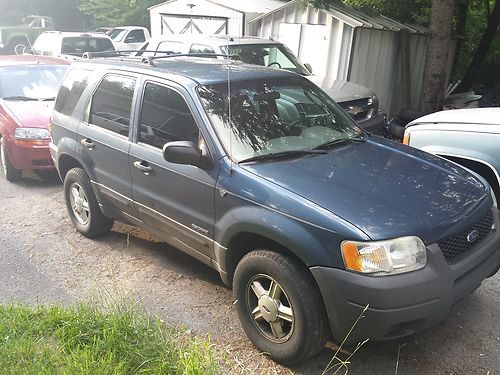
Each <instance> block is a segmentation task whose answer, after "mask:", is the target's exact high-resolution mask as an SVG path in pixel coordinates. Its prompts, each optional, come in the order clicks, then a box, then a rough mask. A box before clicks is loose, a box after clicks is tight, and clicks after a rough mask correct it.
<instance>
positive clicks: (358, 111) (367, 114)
mask: <svg viewBox="0 0 500 375" xmlns="http://www.w3.org/2000/svg"><path fill="white" fill-rule="evenodd" d="M162 54H201V55H203V54H230V55H238V56H239V58H240V59H241V60H242V61H244V62H245V63H247V64H254V65H263V66H268V67H272V68H280V69H285V70H288V71H292V72H295V73H298V74H301V75H303V76H306V77H307V78H308V79H309V80H311V81H312V82H314V83H315V84H316V85H318V86H319V87H321V88H322V89H323V90H324V91H326V92H327V93H328V94H329V95H330V96H331V97H332V98H333V99H334V100H335V101H336V102H337V103H338V104H339V105H340V106H341V107H342V108H343V109H344V111H346V112H347V113H349V114H350V115H351V117H352V118H353V119H354V120H355V121H356V122H357V123H358V124H359V125H360V126H361V127H362V128H364V129H365V130H368V131H370V132H372V133H374V134H382V132H383V128H384V125H385V117H384V115H382V114H380V113H379V102H378V99H377V96H376V95H375V93H374V92H373V91H371V90H370V89H368V88H367V87H364V86H361V85H358V84H356V83H352V82H347V81H341V80H333V79H329V78H327V77H319V76H316V75H313V74H312V68H311V66H310V65H309V64H303V63H302V62H300V60H299V59H298V58H297V57H296V56H295V55H294V54H293V52H292V51H290V49H289V48H288V47H287V46H285V45H284V44H283V43H279V42H276V41H273V40H271V39H263V38H257V37H230V36H222V35H220V36H219V35H214V36H199V35H196V36H194V35H193V36H191V35H169V36H160V37H154V38H151V39H149V40H148V41H146V42H145V43H144V44H143V45H142V47H141V48H140V49H139V52H137V53H136V56H158V55H162Z"/></svg>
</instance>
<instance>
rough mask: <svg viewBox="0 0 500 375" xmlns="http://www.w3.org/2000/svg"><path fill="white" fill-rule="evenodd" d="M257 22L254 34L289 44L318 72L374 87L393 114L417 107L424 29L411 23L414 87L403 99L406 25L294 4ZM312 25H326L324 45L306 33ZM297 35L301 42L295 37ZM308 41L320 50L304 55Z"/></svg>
mask: <svg viewBox="0 0 500 375" xmlns="http://www.w3.org/2000/svg"><path fill="white" fill-rule="evenodd" d="M346 11H347V10H346ZM362 16H363V17H364V18H361V17H362ZM375 21H376V22H375ZM254 24H255V26H256V30H257V32H256V34H255V35H257V36H261V37H266V38H269V37H271V38H273V39H277V40H280V41H282V42H283V43H285V44H287V45H289V47H291V49H292V50H293V51H294V52H295V53H297V54H298V56H299V58H300V59H301V60H302V61H303V62H308V63H310V64H311V65H312V66H313V71H314V73H315V74H317V75H320V76H321V75H323V76H326V77H332V78H335V79H342V80H349V81H352V82H355V83H358V84H360V85H363V86H366V87H368V88H370V89H372V90H373V91H374V92H375V93H376V94H377V96H378V98H379V100H380V102H381V105H382V106H383V107H384V109H385V110H386V111H388V112H389V113H390V114H396V113H398V112H399V110H400V108H401V107H407V106H409V107H412V108H418V106H419V101H420V93H421V89H422V77H423V69H424V63H425V53H426V48H427V36H426V35H425V34H424V31H423V29H422V30H420V29H419V28H415V27H410V26H408V28H410V29H411V30H412V32H411V33H409V35H408V43H409V64H410V69H409V72H408V74H409V79H408V81H409V82H410V84H409V86H410V87H409V89H408V91H407V92H409V97H404V96H403V93H402V91H401V51H400V31H399V29H400V28H401V27H405V25H402V24H400V23H398V22H396V21H393V20H390V19H387V18H384V17H378V18H370V17H369V16H366V15H362V14H361V13H360V12H357V13H356V12H354V11H353V14H352V15H350V14H347V13H342V12H341V11H339V10H336V9H333V10H330V12H323V11H316V10H314V8H312V7H306V8H303V7H301V6H299V5H298V4H293V3H289V5H286V6H283V7H282V8H279V9H277V10H275V11H274V12H271V13H268V14H267V15H264V16H262V17H261V18H260V19H257V20H256V21H255V23H254ZM281 24H286V25H287V27H286V28H283V27H282V28H283V29H285V31H286V32H284V33H282V35H280V27H281ZM291 25H296V26H291ZM309 25H324V35H323V39H324V40H325V41H326V45H324V47H321V46H322V43H321V41H319V38H318V33H315V34H311V35H310V36H309V35H307V32H306V33H305V32H304V29H305V28H307V27H308V26H309ZM361 25H366V26H361ZM298 30H300V31H298ZM415 31H418V32H417V33H415ZM297 37H298V38H300V40H297V41H295V40H294V39H295V38H297ZM304 45H317V46H318V48H317V53H312V54H311V48H308V49H307V53H306V54H303V53H301V48H300V47H301V46H304Z"/></svg>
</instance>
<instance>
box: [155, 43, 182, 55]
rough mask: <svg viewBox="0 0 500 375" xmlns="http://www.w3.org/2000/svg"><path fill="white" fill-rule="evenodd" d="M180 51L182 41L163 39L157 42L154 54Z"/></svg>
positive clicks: (178, 52)
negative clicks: (163, 40)
mask: <svg viewBox="0 0 500 375" xmlns="http://www.w3.org/2000/svg"><path fill="white" fill-rule="evenodd" d="M181 53H182V42H171V41H165V42H160V43H159V44H158V48H156V52H155V56H156V55H157V54H158V55H160V54H166V55H174V54H181Z"/></svg>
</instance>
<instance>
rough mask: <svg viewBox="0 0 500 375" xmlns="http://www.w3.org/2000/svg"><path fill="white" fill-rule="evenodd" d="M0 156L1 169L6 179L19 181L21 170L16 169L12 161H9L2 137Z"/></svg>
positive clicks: (0, 140) (21, 175) (21, 174)
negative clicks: (0, 161)
mask: <svg viewBox="0 0 500 375" xmlns="http://www.w3.org/2000/svg"><path fill="white" fill-rule="evenodd" d="M0 143H1V145H0V154H1V155H0V158H1V160H2V170H3V174H4V176H5V178H6V179H7V181H10V182H15V181H19V180H20V179H21V178H22V177H23V171H22V170H20V169H16V168H15V167H14V166H13V165H12V162H11V161H10V158H9V154H8V153H7V149H6V147H5V145H4V143H3V138H2V139H0Z"/></svg>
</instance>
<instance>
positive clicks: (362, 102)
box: [339, 98, 372, 121]
mask: <svg viewBox="0 0 500 375" xmlns="http://www.w3.org/2000/svg"><path fill="white" fill-rule="evenodd" d="M339 105H340V106H341V107H342V109H343V110H344V111H346V112H347V113H349V114H350V115H351V117H352V118H353V119H354V120H356V121H362V120H365V119H367V118H369V117H370V110H371V109H372V103H371V99H369V98H363V99H356V100H348V101H346V102H340V103H339Z"/></svg>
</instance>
